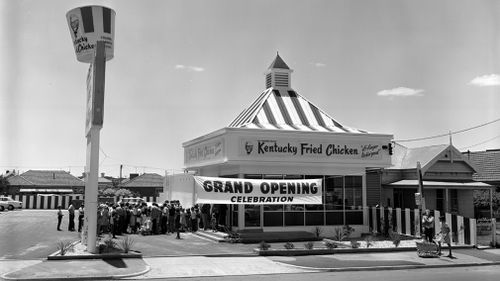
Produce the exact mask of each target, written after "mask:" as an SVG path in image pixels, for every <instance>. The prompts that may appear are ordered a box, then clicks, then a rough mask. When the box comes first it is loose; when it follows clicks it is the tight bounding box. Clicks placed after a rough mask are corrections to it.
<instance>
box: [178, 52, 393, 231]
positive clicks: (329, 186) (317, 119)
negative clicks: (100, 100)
mask: <svg viewBox="0 0 500 281" xmlns="http://www.w3.org/2000/svg"><path fill="white" fill-rule="evenodd" d="M291 73H292V70H291V69H290V68H289V67H288V66H287V64H286V63H285V62H284V61H283V60H282V58H281V57H280V56H279V55H277V56H276V58H275V60H274V61H273V62H272V64H271V65H270V66H269V68H268V70H267V72H266V76H265V83H266V88H267V89H266V90H264V91H263V92H262V93H261V94H260V95H259V96H258V97H257V99H256V100H255V101H254V102H253V103H252V104H251V105H250V106H248V108H246V109H245V110H244V111H243V112H241V114H240V115H238V116H237V117H236V118H235V119H234V120H233V121H232V122H231V123H230V124H229V126H227V127H225V128H222V129H220V130H217V131H214V132H212V133H209V134H207V135H204V136H201V137H198V138H196V139H193V140H190V141H188V142H185V143H184V144H183V147H184V157H185V158H184V164H185V168H186V170H188V171H191V172H193V173H195V175H197V176H202V177H218V178H230V179H232V180H235V179H237V181H235V183H236V184H244V183H239V182H240V181H241V182H245V181H248V182H250V181H252V180H257V181H256V182H255V184H256V186H258V184H261V187H262V185H263V184H264V185H265V184H266V182H268V185H269V187H270V188H271V187H273V184H274V187H276V188H280V184H282V185H286V182H285V183H282V182H279V180H293V181H297V180H310V179H318V180H319V184H320V185H321V189H320V193H318V194H320V197H319V199H320V200H319V202H313V203H312V204H309V203H310V202H309V201H300V202H305V203H300V204H291V203H289V202H284V201H278V202H273V201H272V200H267V199H266V198H265V196H267V195H266V194H263V195H262V194H261V195H260V197H264V200H263V201H261V199H256V201H257V202H258V204H256V203H254V202H256V201H253V199H251V200H250V201H241V200H240V201H239V202H235V201H231V202H233V204H224V206H222V207H223V208H224V209H225V210H227V216H226V218H225V222H224V223H225V224H226V225H229V226H231V227H232V228H233V230H243V229H262V230H263V231H288V230H290V231H293V230H311V229H312V228H313V227H314V226H321V227H322V228H323V229H324V230H325V231H327V232H328V230H329V229H330V230H333V228H335V227H338V226H339V225H345V224H349V225H350V226H353V227H355V228H358V229H359V231H356V232H357V233H361V232H365V231H368V226H367V225H368V212H367V208H366V206H367V200H368V199H369V198H370V196H375V194H376V196H377V198H376V200H375V201H377V202H378V200H379V198H378V196H379V191H376V192H370V190H367V183H366V176H365V175H366V170H367V169H372V168H386V167H389V166H390V165H391V156H390V155H389V150H390V146H391V145H390V143H391V140H392V138H393V136H392V135H389V134H373V133H369V132H367V131H363V130H358V129H353V128H350V127H347V126H344V125H342V124H340V123H339V122H337V121H335V119H333V118H332V117H330V115H328V114H327V113H325V112H324V111H322V110H321V109H320V108H319V107H317V106H316V105H314V104H313V103H311V102H310V101H309V100H307V99H306V98H305V97H303V96H302V95H300V94H299V93H298V92H296V91H295V90H293V89H292V88H291V83H290V82H291V79H290V76H291ZM273 181H276V183H273ZM225 184H228V183H227V182H226V183H220V184H218V185H219V189H220V190H221V191H222V190H223V188H224V186H225ZM201 185H203V183H201ZM229 186H230V187H231V189H230V190H231V191H232V190H233V188H232V185H231V184H229ZM205 187H207V186H205ZM210 187H211V186H210ZM264 187H266V186H264ZM209 189H210V188H206V189H205V190H209ZM213 190H214V189H213V188H212V189H210V191H213ZM263 190H264V191H266V190H273V189H263ZM193 192H194V193H196V191H195V189H193ZM217 195H220V196H224V195H225V194H222V192H221V194H217ZM256 197H257V196H256ZM260 197H257V198H260ZM196 198H197V196H196V195H194V196H193V203H203V202H200V201H199V200H197V199H196ZM214 200H215V199H214ZM217 200H218V199H217ZM217 200H215V201H204V202H205V203H207V202H210V203H212V204H217V203H220V202H225V201H217ZM229 200H230V198H229ZM244 200H246V199H244ZM373 201H374V200H371V201H369V202H373ZM249 202H252V203H254V204H249ZM260 202H262V203H260ZM266 202H273V204H267V203H266ZM282 202H284V204H282ZM329 226H331V227H329Z"/></svg>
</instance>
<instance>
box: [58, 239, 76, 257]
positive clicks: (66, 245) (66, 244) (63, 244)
mask: <svg viewBox="0 0 500 281" xmlns="http://www.w3.org/2000/svg"><path fill="white" fill-rule="evenodd" d="M71 244H72V242H71V241H62V240H59V241H57V250H58V251H59V254H60V255H61V256H64V255H66V253H68V252H73V250H74V249H73V246H72V245H71Z"/></svg>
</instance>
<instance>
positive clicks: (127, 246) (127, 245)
mask: <svg viewBox="0 0 500 281" xmlns="http://www.w3.org/2000/svg"><path fill="white" fill-rule="evenodd" d="M119 243H120V248H122V250H123V252H124V253H125V254H126V253H128V252H129V251H130V250H131V249H132V246H133V245H134V243H135V240H134V238H132V237H130V236H128V235H127V236H125V237H123V240H120V242H119Z"/></svg>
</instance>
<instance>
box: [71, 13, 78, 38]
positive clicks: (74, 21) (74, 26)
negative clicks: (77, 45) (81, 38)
mask: <svg viewBox="0 0 500 281" xmlns="http://www.w3.org/2000/svg"><path fill="white" fill-rule="evenodd" d="M69 24H70V26H71V30H73V34H74V35H75V38H76V37H77V34H78V28H79V27H80V20H79V19H78V17H77V16H76V15H71V16H69Z"/></svg>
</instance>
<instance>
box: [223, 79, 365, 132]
mask: <svg viewBox="0 0 500 281" xmlns="http://www.w3.org/2000/svg"><path fill="white" fill-rule="evenodd" d="M229 127H232V128H258V129H271V130H295V131H320V132H334V133H368V132H366V131H363V130H357V129H353V128H349V127H346V126H343V125H341V124H340V123H338V122H337V121H335V120H334V119H333V118H331V117H330V116H329V115H328V114H326V113H325V112H323V111H322V110H321V109H319V108H318V107H317V106H315V105H313V104H312V103H311V102H309V101H308V100H306V99H305V98H304V97H302V96H301V95H299V94H298V93H297V92H295V91H293V90H292V89H288V90H283V89H280V90H278V89H275V88H268V89H267V90H265V91H264V92H263V93H262V94H261V95H260V96H259V97H258V98H257V99H256V100H255V101H254V102H253V103H252V104H251V105H250V107H248V108H247V109H245V110H244V111H243V112H242V113H240V115H238V117H236V119H234V120H233V122H231V123H230V124H229Z"/></svg>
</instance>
